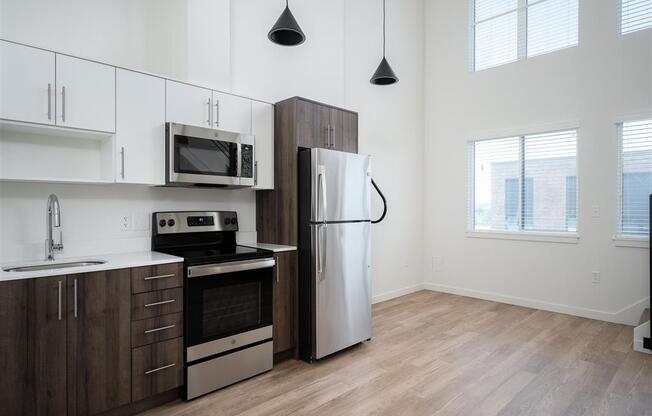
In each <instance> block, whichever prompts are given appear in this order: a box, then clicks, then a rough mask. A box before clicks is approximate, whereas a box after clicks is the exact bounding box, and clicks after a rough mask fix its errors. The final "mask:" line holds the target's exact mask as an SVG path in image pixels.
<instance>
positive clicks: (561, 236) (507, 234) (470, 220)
mask: <svg viewBox="0 0 652 416" xmlns="http://www.w3.org/2000/svg"><path fill="white" fill-rule="evenodd" d="M578 124H579V123H565V124H562V125H556V126H555V127H552V126H549V127H542V128H538V129H523V130H521V133H514V132H513V131H511V132H507V131H505V132H501V133H499V134H486V135H484V136H483V135H477V136H476V137H484V138H481V139H478V138H470V139H468V140H467V142H466V146H467V149H466V155H467V166H466V169H467V170H466V172H467V181H466V186H467V189H466V194H467V215H466V217H467V218H466V236H467V237H468V238H481V239H485V238H488V239H499V240H520V241H532V242H547V243H563V244H577V243H578V242H579V239H580V234H579V230H580V223H581V222H580V215H579V213H580V198H579V187H580V178H579V151H578V150H579V142H580V129H579V127H578ZM570 130H574V131H575V143H576V147H575V149H576V153H575V178H576V179H575V185H576V188H575V194H576V195H575V196H576V204H575V211H576V227H575V231H540V230H528V229H527V228H522V229H519V230H477V229H475V144H476V143H478V142H483V141H490V140H499V139H505V138H508V137H518V138H519V139H520V140H521V143H524V139H525V137H526V136H532V135H538V134H553V133H557V132H563V131H570ZM522 131H526V132H525V133H523V132H522ZM520 147H521V150H520V152H521V158H519V163H521V166H520V170H521V171H522V173H521V176H523V175H524V172H523V168H524V166H525V164H524V160H523V153H524V150H525V149H524V148H523V146H522V145H521V146H520ZM519 182H520V177H519ZM524 197H525V196H524V195H521V198H524ZM520 209H522V207H520ZM519 221H522V219H519Z"/></svg>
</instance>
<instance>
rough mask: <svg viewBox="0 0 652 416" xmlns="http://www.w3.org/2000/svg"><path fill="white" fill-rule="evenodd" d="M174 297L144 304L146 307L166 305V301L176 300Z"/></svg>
mask: <svg viewBox="0 0 652 416" xmlns="http://www.w3.org/2000/svg"><path fill="white" fill-rule="evenodd" d="M176 301H177V300H176V299H170V300H163V301H161V302H154V303H147V304H145V307H146V308H151V307H152V306H161V305H167V304H168V303H173V302H176Z"/></svg>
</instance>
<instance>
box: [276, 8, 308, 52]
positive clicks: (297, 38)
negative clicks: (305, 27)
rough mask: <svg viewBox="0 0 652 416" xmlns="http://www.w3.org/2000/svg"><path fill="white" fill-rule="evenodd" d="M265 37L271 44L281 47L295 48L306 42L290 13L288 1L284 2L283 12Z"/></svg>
mask: <svg viewBox="0 0 652 416" xmlns="http://www.w3.org/2000/svg"><path fill="white" fill-rule="evenodd" d="M267 37H268V38H269V40H271V41H272V42H274V43H276V44H277V45H281V46H296V45H301V44H302V43H303V42H305V41H306V35H304V34H303V31H302V30H301V28H300V27H299V24H298V23H297V20H296V19H295V18H294V16H293V15H292V12H291V11H290V7H289V6H288V0H285V10H283V13H281V16H280V17H279V18H278V20H277V21H276V23H274V26H272V30H270V31H269V33H268V34H267Z"/></svg>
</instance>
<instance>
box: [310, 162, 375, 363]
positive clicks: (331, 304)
mask: <svg viewBox="0 0 652 416" xmlns="http://www.w3.org/2000/svg"><path fill="white" fill-rule="evenodd" d="M298 185H299V201H298V202H299V355H300V357H301V358H302V359H304V360H306V361H313V360H317V359H320V358H323V357H325V356H327V355H330V354H332V353H334V352H337V351H340V350H342V349H345V348H347V347H350V346H352V345H355V344H358V343H360V342H362V341H366V340H369V339H370V338H371V250H370V244H371V242H370V228H371V220H370V218H371V216H370V192H371V167H370V158H369V156H364V155H358V154H353V153H346V152H338V151H334V150H326V149H303V150H301V151H300V152H299V184H298Z"/></svg>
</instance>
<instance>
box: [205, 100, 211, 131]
mask: <svg viewBox="0 0 652 416" xmlns="http://www.w3.org/2000/svg"><path fill="white" fill-rule="evenodd" d="M206 105H207V106H208V120H206V124H208V125H209V127H210V125H211V113H212V111H211V99H210V98H209V99H208V101H207V102H206Z"/></svg>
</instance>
